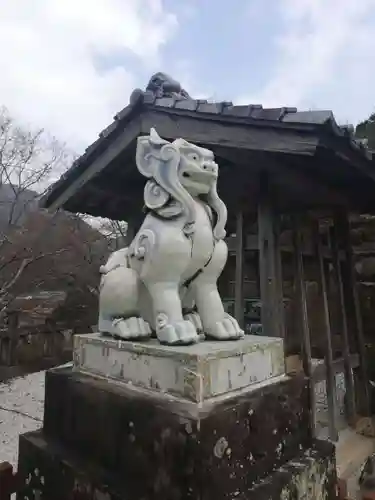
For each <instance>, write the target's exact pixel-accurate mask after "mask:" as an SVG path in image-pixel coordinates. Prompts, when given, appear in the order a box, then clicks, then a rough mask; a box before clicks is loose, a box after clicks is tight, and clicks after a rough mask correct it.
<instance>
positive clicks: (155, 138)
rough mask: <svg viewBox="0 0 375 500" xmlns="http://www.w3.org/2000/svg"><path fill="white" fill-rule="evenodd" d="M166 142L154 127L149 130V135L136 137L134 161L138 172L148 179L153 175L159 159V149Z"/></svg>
mask: <svg viewBox="0 0 375 500" xmlns="http://www.w3.org/2000/svg"><path fill="white" fill-rule="evenodd" d="M166 144H169V142H168V141H166V140H164V139H162V138H161V137H160V136H159V134H158V133H157V132H156V130H155V129H154V128H152V129H151V130H150V135H142V136H140V137H138V139H137V151H136V155H135V161H136V165H137V168H138V170H139V171H140V173H141V174H142V175H144V176H145V177H147V178H148V179H149V178H150V177H155V169H156V168H158V163H159V162H160V160H161V150H162V147H163V146H165V145H166Z"/></svg>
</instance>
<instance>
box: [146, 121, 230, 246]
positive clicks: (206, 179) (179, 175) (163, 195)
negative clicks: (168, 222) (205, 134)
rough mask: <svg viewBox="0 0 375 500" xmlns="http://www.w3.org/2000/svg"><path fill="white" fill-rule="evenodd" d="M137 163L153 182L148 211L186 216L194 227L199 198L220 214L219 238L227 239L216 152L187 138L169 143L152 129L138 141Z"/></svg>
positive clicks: (149, 185) (148, 188) (216, 232)
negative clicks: (219, 190) (219, 194)
mask: <svg viewBox="0 0 375 500" xmlns="http://www.w3.org/2000/svg"><path fill="white" fill-rule="evenodd" d="M136 164H137V167H138V170H139V171H140V173H141V174H142V175H144V176H145V177H146V178H148V179H149V180H148V182H147V184H146V186H145V191H144V201H145V205H146V207H147V208H148V209H150V210H153V211H157V213H158V215H159V216H162V217H165V218H171V217H177V216H180V215H182V214H185V215H186V217H187V224H188V225H192V226H193V225H194V222H195V203H196V202H195V201H194V200H195V199H197V198H199V199H200V200H202V201H204V202H205V203H206V204H207V205H209V206H210V207H211V208H212V210H213V211H214V213H215V214H216V225H215V228H214V235H215V237H216V238H217V239H222V238H224V237H225V230H224V227H225V224H226V221H227V209H226V207H225V205H224V203H223V201H222V200H221V199H220V198H219V196H218V193H217V180H218V173H219V169H218V165H217V163H216V162H215V158H214V154H213V152H212V151H210V150H209V149H205V148H201V147H199V146H196V145H195V144H192V143H190V142H187V141H185V140H184V139H176V140H175V141H173V142H168V141H166V140H164V139H162V138H161V137H159V135H158V134H157V132H156V131H155V130H154V129H151V131H150V135H149V136H141V137H139V138H138V143H137V152H136Z"/></svg>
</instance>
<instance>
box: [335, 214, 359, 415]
mask: <svg viewBox="0 0 375 500" xmlns="http://www.w3.org/2000/svg"><path fill="white" fill-rule="evenodd" d="M330 242H331V249H332V261H333V268H334V273H335V281H336V283H337V289H338V295H339V296H338V299H339V308H340V320H341V338H342V345H343V348H342V355H343V358H344V374H345V390H346V416H347V419H348V422H349V423H353V422H354V418H355V416H356V403H355V391H354V379H353V372H352V367H351V362H350V346H349V333H348V318H347V311H346V306H345V293H344V285H343V278H342V269H341V263H340V249H339V234H338V226H337V224H335V221H334V227H333V229H332V230H331V237H330Z"/></svg>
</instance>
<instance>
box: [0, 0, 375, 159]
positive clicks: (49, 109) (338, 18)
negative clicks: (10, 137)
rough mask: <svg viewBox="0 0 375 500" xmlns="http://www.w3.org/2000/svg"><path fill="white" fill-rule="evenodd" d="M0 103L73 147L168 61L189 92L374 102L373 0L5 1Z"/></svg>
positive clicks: (359, 106)
mask: <svg viewBox="0 0 375 500" xmlns="http://www.w3.org/2000/svg"><path fill="white" fill-rule="evenodd" d="M0 12H1V15H0V47H2V48H1V50H0V67H1V78H0V97H1V98H0V105H5V106H6V107H7V108H8V110H9V111H10V113H11V114H12V115H13V116H15V117H16V118H17V119H19V120H21V121H22V122H23V123H24V124H27V125H30V126H32V127H38V128H39V127H43V128H45V129H46V130H47V131H48V132H49V133H51V134H53V135H54V136H55V137H56V138H57V139H59V140H60V141H63V142H65V143H66V144H67V145H68V146H69V148H71V149H73V150H74V151H76V152H77V153H80V152H82V151H83V150H84V148H85V147H87V146H88V145H89V144H90V143H91V142H93V141H94V140H95V139H96V137H97V134H98V133H99V132H100V131H101V130H102V129H103V128H105V127H106V126H107V125H109V124H110V123H111V121H112V119H113V116H114V115H115V114H116V113H117V112H118V111H119V110H121V109H122V108H123V107H124V106H126V105H127V104H128V100H129V96H130V94H131V92H132V90H133V89H134V88H137V87H140V88H145V86H146V84H147V82H148V80H149V78H150V76H151V75H152V74H153V73H155V72H156V71H164V72H167V73H169V74H171V75H172V76H173V77H174V78H175V79H177V80H179V81H180V82H181V83H182V85H183V86H184V88H186V90H187V91H188V92H189V94H190V95H191V96H193V97H196V98H209V99H211V100H226V101H233V102H234V103H237V104H240V103H241V104H243V103H246V104H262V105H263V106H264V107H273V106H293V107H297V108H300V109H331V110H333V112H334V113H335V116H336V119H337V121H338V122H339V123H352V124H356V123H357V122H358V121H360V120H362V119H364V118H366V117H367V116H368V115H369V114H370V113H371V112H373V111H374V110H375V96H374V94H375V91H374V90H373V82H374V81H375V0H360V1H357V0H231V1H228V0H225V1H224V0H32V1H31V0H0Z"/></svg>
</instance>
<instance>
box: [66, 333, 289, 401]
mask: <svg viewBox="0 0 375 500" xmlns="http://www.w3.org/2000/svg"><path fill="white" fill-rule="evenodd" d="M74 369H75V370H79V371H81V372H84V373H89V374H93V375H97V376H101V377H106V378H110V379H115V380H117V381H121V382H126V383H130V384H133V385H134V386H138V387H142V388H146V389H149V390H153V391H159V392H162V393H167V394H169V395H173V396H177V397H179V398H183V399H187V400H190V401H194V402H203V401H205V400H208V399H210V398H213V397H216V396H220V395H223V394H230V393H233V392H235V391H238V390H243V389H245V388H247V387H250V386H251V385H253V384H258V383H260V382H265V381H267V380H269V379H272V378H274V377H279V376H281V375H283V374H284V351H283V341H282V339H277V338H268V337H259V336H253V335H247V336H246V337H245V338H244V339H242V340H237V341H232V342H228V341H226V342H202V343H199V344H196V345H192V346H179V347H176V346H173V347H172V346H163V345H160V344H159V343H158V342H157V341H156V340H155V341H154V340H151V341H149V342H130V341H118V340H115V339H112V338H106V337H103V336H100V335H99V334H89V335H76V336H75V346H74Z"/></svg>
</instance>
